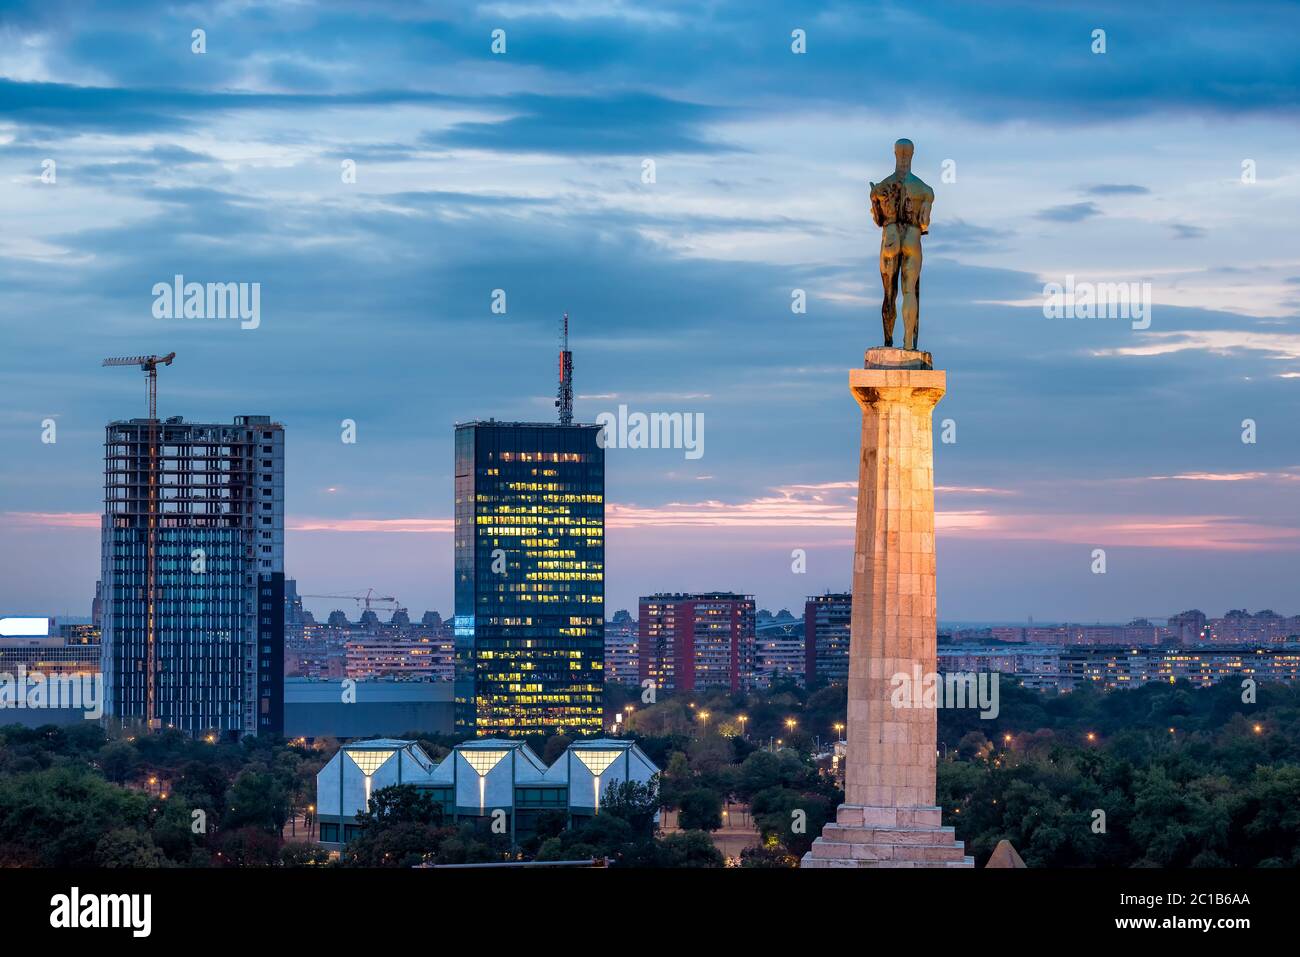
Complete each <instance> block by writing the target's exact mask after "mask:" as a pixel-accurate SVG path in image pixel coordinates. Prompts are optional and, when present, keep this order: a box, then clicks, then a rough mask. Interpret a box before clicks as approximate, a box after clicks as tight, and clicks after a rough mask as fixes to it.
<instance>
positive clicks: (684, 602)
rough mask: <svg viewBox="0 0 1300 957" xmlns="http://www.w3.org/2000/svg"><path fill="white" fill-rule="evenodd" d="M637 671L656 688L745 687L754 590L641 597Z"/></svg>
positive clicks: (750, 665) (751, 660)
mask: <svg viewBox="0 0 1300 957" xmlns="http://www.w3.org/2000/svg"><path fill="white" fill-rule="evenodd" d="M637 618H638V626H639V637H638V640H637V643H638V645H639V648H638V651H639V654H640V677H641V680H642V681H645V680H647V679H649V680H652V681H654V682H655V685H656V687H657V688H658V689H659V690H661V691H694V690H696V689H703V688H727V689H729V690H731V691H740V690H742V689H746V688H748V687H750V683H751V680H752V676H753V671H754V619H755V612H754V596H752V595H738V594H735V593H734V592H707V593H703V594H696V595H687V594H666V593H665V594H657V595H647V596H645V597H643V598H641V600H640V612H639V614H638V616H637Z"/></svg>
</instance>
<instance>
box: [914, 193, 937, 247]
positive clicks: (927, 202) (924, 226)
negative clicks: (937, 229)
mask: <svg viewBox="0 0 1300 957" xmlns="http://www.w3.org/2000/svg"><path fill="white" fill-rule="evenodd" d="M932 205H934V190H931V189H927V190H926V191H925V196H924V197H922V199H921V210H920V213H919V215H918V217H917V218H918V219H919V220H920V221H921V235H922V236H924V235H925V234H926V233H928V232H929V231H930V207H931V206H932Z"/></svg>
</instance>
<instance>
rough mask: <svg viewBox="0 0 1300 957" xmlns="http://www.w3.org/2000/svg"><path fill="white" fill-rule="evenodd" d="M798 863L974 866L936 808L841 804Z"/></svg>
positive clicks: (802, 864)
mask: <svg viewBox="0 0 1300 957" xmlns="http://www.w3.org/2000/svg"><path fill="white" fill-rule="evenodd" d="M799 866H800V867H974V866H975V858H973V857H967V856H966V853H965V846H964V845H963V844H962V842H961V841H959V840H957V839H956V838H955V837H954V836H953V829H952V828H950V827H944V826H943V825H942V823H941V815H940V811H939V808H937V807H866V806H863V805H861V804H841V805H840V806H839V810H838V811H836V813H835V823H834V824H827V825H826V826H825V827H824V828H822V834H821V837H819V838H817V840H815V841H813V845H812V850H811V851H809V852H808V853H807V854H805V855H804V856H803V860H802V861H801V862H800V863H799Z"/></svg>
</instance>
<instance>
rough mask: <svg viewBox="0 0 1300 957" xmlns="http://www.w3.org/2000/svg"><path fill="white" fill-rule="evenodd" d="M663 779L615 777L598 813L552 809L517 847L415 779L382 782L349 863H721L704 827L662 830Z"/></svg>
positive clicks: (362, 818) (349, 854) (348, 856)
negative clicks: (452, 817)
mask: <svg viewBox="0 0 1300 957" xmlns="http://www.w3.org/2000/svg"><path fill="white" fill-rule="evenodd" d="M656 790H657V782H653V781H652V782H651V783H649V784H642V783H640V782H637V781H626V782H614V783H611V784H610V786H609V787H608V788H606V790H605V794H604V796H603V797H602V799H601V810H600V813H599V814H598V815H596V816H595V817H593V818H590V819H588V820H586V821H585V822H582V823H579V824H577V825H576V826H574V827H567V826H566V825H567V823H568V822H567V815H566V814H565V813H564V812H561V811H549V812H544V813H543V814H541V815H540V816H539V818H538V819H537V826H536V828H535V830H534V832H533V833H530V834H529V835H528V836H527V837H525V838H524V839H523V840H522V841H521V842H520V845H519V847H518V848H515V849H513V850H512V849H511V847H510V842H509V838H508V836H507V835H506V834H505V833H496V832H494V831H493V830H492V828H491V826H490V823H488V822H483V821H478V822H473V823H459V824H455V823H452V822H449V821H446V820H445V818H444V815H443V810H442V806H441V805H440V804H437V803H435V802H433V801H432V800H430V798H429V796H428V793H427V792H425V791H421V790H420V789H418V788H415V787H413V786H411V785H408V784H399V785H394V786H391V787H386V788H382V789H381V790H379V791H377V792H375V794H374V795H372V796H371V801H370V810H369V811H368V812H367V813H365V814H361V815H359V816H358V818H357V824H358V825H359V827H360V833H359V835H358V836H357V837H356V838H355V839H354V840H353V841H352V842H351V843H349V844H348V846H347V851H346V855H345V858H344V864H346V865H353V866H360V867H412V866H414V865H417V864H435V865H436V864H466V863H487V862H492V861H511V860H537V861H551V862H555V861H586V860H591V859H593V858H594V859H600V858H604V859H605V860H606V861H608V862H609V864H610V865H611V866H626V867H721V866H723V863H724V861H723V858H722V854H721V853H720V852H719V851H718V849H717V848H716V847H714V845H713V842H712V841H711V840H710V839H709V836H708V835H707V834H705V833H703V832H702V831H683V832H678V833H674V834H670V835H668V836H667V837H662V838H661V837H658V836H657V835H656V833H655V820H654V819H655V814H656V812H657V811H658V809H659V805H658V799H657V797H656Z"/></svg>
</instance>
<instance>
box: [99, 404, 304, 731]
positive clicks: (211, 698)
mask: <svg viewBox="0 0 1300 957" xmlns="http://www.w3.org/2000/svg"><path fill="white" fill-rule="evenodd" d="M157 430H158V442H159V444H158V493H157V496H158V505H157V513H158V527H157V536H156V541H157V547H156V559H155V565H156V574H157V579H156V581H157V585H156V595H157V601H156V608H155V609H152V612H153V614H154V615H155V620H156V622H157V626H156V627H157V632H156V634H157V638H156V643H155V656H156V657H155V660H156V665H155V707H156V712H155V713H156V717H157V720H158V722H159V725H160V726H161V727H163V728H168V727H172V728H178V729H180V730H182V731H185V732H187V733H190V734H194V735H202V734H207V733H210V732H214V731H215V732H220V733H226V734H230V735H236V736H237V735H244V734H278V733H280V731H281V730H282V728H283V711H284V706H283V685H284V680H283V675H284V428H283V426H281V425H280V424H279V423H274V422H272V421H271V420H270V418H269V417H267V416H264V415H244V416H237V417H236V418H235V420H234V422H233V423H232V424H198V423H192V422H184V421H182V420H181V419H180V418H179V417H176V418H170V419H166V420H165V421H163V422H161V423H158V425H157ZM149 434H150V432H149V420H148V419H131V420H130V421H125V422H111V423H109V425H108V427H107V430H106V433H105V440H104V516H103V519H102V523H101V529H102V534H101V572H102V574H101V579H102V581H103V587H102V598H103V635H102V642H101V651H102V669H103V672H104V694H105V710H106V712H107V713H108V714H109V715H112V716H114V717H117V718H121V719H123V720H125V721H128V722H132V721H139V722H143V721H144V720H145V717H146V686H147V682H146V677H147V676H146V662H147V660H148V655H147V639H146V634H147V624H146V623H147V618H148V616H149V614H150V611H151V609H149V607H148V602H147V600H146V595H147V588H146V565H147V551H148V547H149V536H148V531H147V528H148V508H147V500H148V494H149V467H148V463H149Z"/></svg>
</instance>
